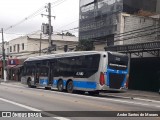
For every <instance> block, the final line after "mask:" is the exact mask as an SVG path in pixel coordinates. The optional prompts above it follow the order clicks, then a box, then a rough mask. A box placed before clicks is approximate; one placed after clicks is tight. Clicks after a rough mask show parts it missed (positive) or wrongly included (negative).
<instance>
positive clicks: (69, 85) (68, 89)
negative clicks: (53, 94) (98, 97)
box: [67, 81, 73, 93]
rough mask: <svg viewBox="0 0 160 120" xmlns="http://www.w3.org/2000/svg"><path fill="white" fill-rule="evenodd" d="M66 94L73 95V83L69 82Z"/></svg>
mask: <svg viewBox="0 0 160 120" xmlns="http://www.w3.org/2000/svg"><path fill="white" fill-rule="evenodd" d="M67 92H68V93H73V82H72V81H69V82H68V84H67Z"/></svg>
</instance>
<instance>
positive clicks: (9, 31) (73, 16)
mask: <svg viewBox="0 0 160 120" xmlns="http://www.w3.org/2000/svg"><path fill="white" fill-rule="evenodd" d="M48 3H52V4H51V7H52V8H51V14H52V16H56V18H55V19H54V18H52V26H53V31H54V33H58V32H62V31H65V30H70V29H73V28H76V27H78V19H79V0H0V29H1V28H3V29H4V41H9V40H12V39H14V38H16V37H18V36H23V35H26V34H31V33H34V32H35V31H38V30H40V29H41V25H42V23H48V19H47V17H45V16H43V17H42V16H41V14H48V12H46V8H45V6H46V5H47V4H48ZM37 10H42V12H41V11H39V12H37ZM21 21H22V22H21ZM69 32H71V33H73V34H75V35H76V36H78V32H77V30H76V31H73V30H72V31H69ZM0 39H2V36H1V33H0Z"/></svg>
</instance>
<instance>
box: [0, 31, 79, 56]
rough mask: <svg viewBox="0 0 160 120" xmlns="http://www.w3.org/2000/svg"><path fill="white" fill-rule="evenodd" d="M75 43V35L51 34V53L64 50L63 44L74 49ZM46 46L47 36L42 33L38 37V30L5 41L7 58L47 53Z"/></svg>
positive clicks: (76, 40) (47, 44) (0, 52)
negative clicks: (52, 47)
mask: <svg viewBox="0 0 160 120" xmlns="http://www.w3.org/2000/svg"><path fill="white" fill-rule="evenodd" d="M77 44H78V38H77V37H74V36H64V35H63V36H61V35H52V45H53V46H54V47H55V48H56V49H55V51H52V53H60V52H64V46H65V45H66V46H67V48H68V51H71V50H74V49H75V47H76V45H77ZM48 46H49V42H48V36H46V35H42V39H40V32H39V31H38V32H36V33H34V34H31V35H27V36H22V37H18V38H16V39H13V40H10V41H8V42H5V50H6V51H5V52H6V54H7V55H8V57H9V58H18V59H21V58H27V57H30V56H38V55H43V54H47V51H48ZM0 49H1V51H0V54H1V55H2V46H0ZM40 50H41V53H40Z"/></svg>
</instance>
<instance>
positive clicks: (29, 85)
mask: <svg viewBox="0 0 160 120" xmlns="http://www.w3.org/2000/svg"><path fill="white" fill-rule="evenodd" d="M27 85H28V87H29V88H31V87H32V85H31V79H30V78H29V79H28V80H27Z"/></svg>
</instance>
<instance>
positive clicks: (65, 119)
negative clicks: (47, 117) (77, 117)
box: [54, 117, 70, 120]
mask: <svg viewBox="0 0 160 120" xmlns="http://www.w3.org/2000/svg"><path fill="white" fill-rule="evenodd" d="M54 118H55V119H58V120H70V119H67V118H64V117H54Z"/></svg>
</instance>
